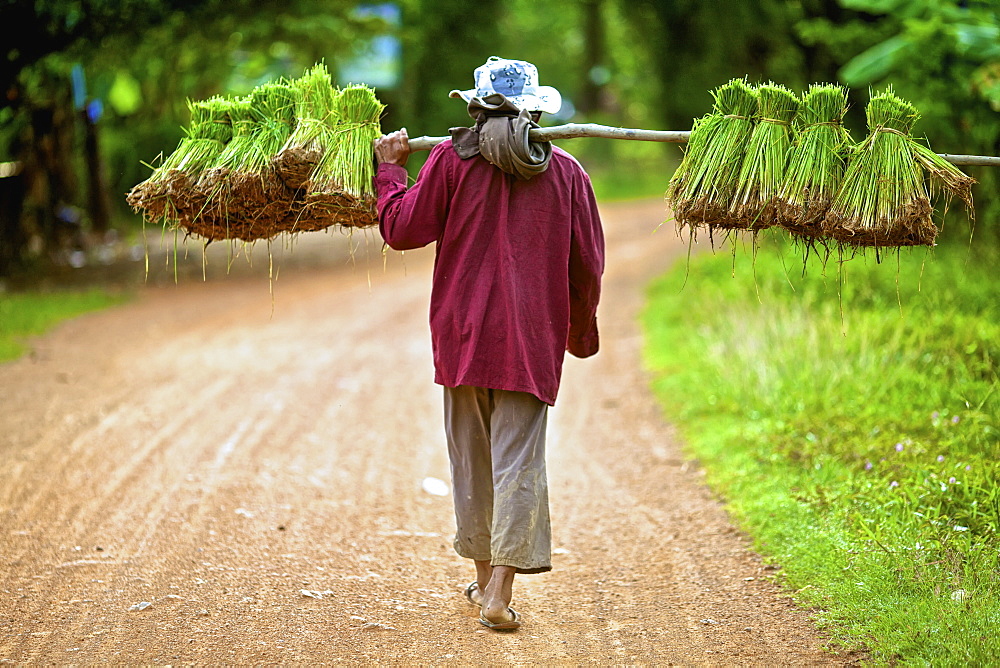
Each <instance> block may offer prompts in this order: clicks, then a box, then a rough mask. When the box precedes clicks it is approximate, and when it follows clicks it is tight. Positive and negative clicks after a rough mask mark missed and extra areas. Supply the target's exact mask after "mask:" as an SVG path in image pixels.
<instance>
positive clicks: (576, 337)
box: [566, 174, 604, 357]
mask: <svg viewBox="0 0 1000 668" xmlns="http://www.w3.org/2000/svg"><path fill="white" fill-rule="evenodd" d="M577 185H578V188H577V189H576V190H577V192H576V193H575V195H576V197H575V198H574V209H575V210H574V212H573V236H572V239H571V241H570V256H569V296H570V301H569V305H570V319H569V339H568V341H567V345H566V350H567V351H569V353H570V354H571V355H573V356H575V357H590V356H591V355H595V354H596V353H597V350H598V348H599V337H598V332H597V303H598V301H599V300H600V298H601V276H602V274H603V273H604V230H603V229H602V227H601V217H600V214H599V213H598V210H597V200H596V198H595V197H594V189H593V187H592V186H591V185H590V179H589V178H588V177H587V175H586V174H581V175H580V182H579V183H578V184H577Z"/></svg>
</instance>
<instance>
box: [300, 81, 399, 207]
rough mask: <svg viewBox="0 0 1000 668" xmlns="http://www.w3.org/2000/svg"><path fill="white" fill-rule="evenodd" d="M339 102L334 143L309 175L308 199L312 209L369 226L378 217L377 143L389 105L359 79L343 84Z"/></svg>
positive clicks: (338, 98) (337, 104)
mask: <svg viewBox="0 0 1000 668" xmlns="http://www.w3.org/2000/svg"><path fill="white" fill-rule="evenodd" d="M335 108H336V116H337V119H338V124H337V126H336V131H335V140H334V144H333V146H332V147H331V148H330V149H329V150H327V152H326V153H325V154H324V155H323V157H322V158H321V159H320V161H319V163H318V164H317V165H316V170H315V171H314V172H313V174H312V176H311V177H310V179H309V183H308V193H309V195H308V198H307V204H308V206H309V207H311V211H310V213H311V215H314V216H321V217H330V216H332V217H335V218H336V219H337V222H338V223H340V224H341V225H344V226H348V227H367V226H369V225H373V224H375V222H376V217H375V190H374V185H373V182H372V179H373V177H374V175H375V154H374V148H373V143H374V141H375V139H376V138H378V137H379V136H380V135H381V133H382V131H381V129H380V127H379V119H380V118H381V116H382V111H383V110H384V109H385V105H383V104H382V103H381V102H379V100H378V98H377V97H375V91H374V90H373V89H371V88H369V87H368V86H365V85H363V84H360V85H353V86H348V87H347V88H345V89H343V90H341V91H340V94H339V95H338V97H337V103H336V107H335Z"/></svg>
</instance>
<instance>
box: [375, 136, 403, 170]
mask: <svg viewBox="0 0 1000 668" xmlns="http://www.w3.org/2000/svg"><path fill="white" fill-rule="evenodd" d="M410 153H411V149H410V138H409V136H408V135H407V134H406V128H400V129H399V130H396V131H395V132H390V133H389V134H387V135H382V136H381V137H379V138H378V139H376V140H375V160H377V161H378V163H379V164H382V163H383V162H387V163H389V164H390V165H399V166H400V167H405V166H406V159H407V158H409V157H410Z"/></svg>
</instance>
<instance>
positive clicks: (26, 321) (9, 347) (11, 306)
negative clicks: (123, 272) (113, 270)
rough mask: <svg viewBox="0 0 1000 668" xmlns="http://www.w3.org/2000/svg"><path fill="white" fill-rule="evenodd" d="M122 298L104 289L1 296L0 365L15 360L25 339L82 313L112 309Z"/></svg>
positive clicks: (19, 354) (26, 346) (24, 347)
mask: <svg viewBox="0 0 1000 668" xmlns="http://www.w3.org/2000/svg"><path fill="white" fill-rule="evenodd" d="M124 299H125V297H124V296H123V295H120V294H114V293H112V292H109V291H107V290H102V289H91V290H86V291H79V290H75V291H71V290H59V291H55V292H20V293H11V294H2V293H0V363H3V362H7V361H10V360H12V359H17V358H18V357H20V356H21V355H23V354H24V353H25V352H26V351H27V349H28V340H29V339H30V337H33V336H40V335H42V334H44V333H45V332H47V331H49V330H50V329H52V328H53V327H55V326H56V325H57V324H58V323H60V322H62V321H64V320H67V319H69V318H73V317H76V316H78V315H81V314H83V313H88V312H90V311H96V310H98V309H102V308H106V307H108V306H113V305H115V304H119V303H121V302H122V301H124Z"/></svg>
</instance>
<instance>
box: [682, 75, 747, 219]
mask: <svg viewBox="0 0 1000 668" xmlns="http://www.w3.org/2000/svg"><path fill="white" fill-rule="evenodd" d="M712 97H713V98H715V102H714V104H713V106H712V113H711V114H709V115H708V116H706V117H704V118H702V119H700V120H698V121H696V122H695V124H694V126H693V128H692V130H691V139H690V142H691V143H690V145H689V146H688V149H687V151H686V153H685V156H684V160H683V161H682V162H681V165H680V166H679V167H678V169H677V172H675V174H674V176H673V178H672V179H671V181H670V185H669V186H668V188H667V194H666V200H667V202H668V203H669V204H670V206H671V208H672V209H673V212H674V218H675V219H676V220H677V223H678V226H681V227H682V226H685V225H688V226H691V227H692V228H695V227H698V226H703V225H705V226H709V230H711V229H712V228H713V227H723V228H724V227H727V226H728V225H729V220H730V218H731V216H730V208H729V205H730V202H731V200H732V197H733V194H734V193H735V191H736V185H737V177H738V175H739V170H740V167H741V165H742V163H743V154H744V151H745V147H746V143H747V141H748V140H749V139H750V135H751V134H752V132H753V127H754V123H755V114H756V112H757V93H756V91H754V90H753V88H751V87H750V85H749V84H748V83H747V82H746V80H745V79H733V80H731V81H730V82H729V83H727V84H724V85H722V86H720V87H718V88H717V89H715V90H714V91H713V92H712Z"/></svg>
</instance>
